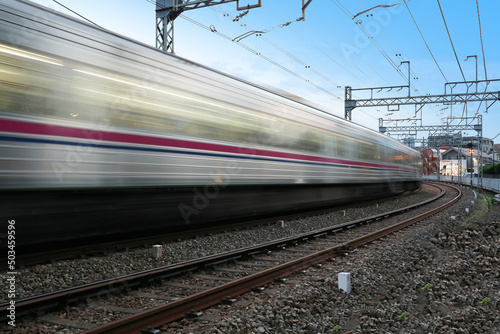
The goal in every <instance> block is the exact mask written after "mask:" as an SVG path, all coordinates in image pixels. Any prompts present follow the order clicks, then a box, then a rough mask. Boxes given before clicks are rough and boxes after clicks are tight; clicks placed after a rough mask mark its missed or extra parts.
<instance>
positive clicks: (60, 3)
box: [52, 0, 104, 29]
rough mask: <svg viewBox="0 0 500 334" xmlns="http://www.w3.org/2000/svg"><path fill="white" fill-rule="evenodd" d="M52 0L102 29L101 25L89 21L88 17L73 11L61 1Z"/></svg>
mask: <svg viewBox="0 0 500 334" xmlns="http://www.w3.org/2000/svg"><path fill="white" fill-rule="evenodd" d="M52 1H54V2H55V3H56V4H58V5H59V6H61V7H63V8H65V9H67V10H69V11H70V12H72V13H73V14H75V15H78V16H79V17H81V18H82V19H84V20H86V21H88V22H90V23H92V24H95V25H96V26H98V27H99V28H101V29H104V28H103V27H101V26H100V25H98V24H97V23H95V22H92V21H90V20H89V19H88V18H86V17H85V16H83V15H80V14H78V13H77V12H75V11H74V10H72V9H71V8H68V7H66V6H65V5H63V4H62V3H60V2H58V1H56V0H52Z"/></svg>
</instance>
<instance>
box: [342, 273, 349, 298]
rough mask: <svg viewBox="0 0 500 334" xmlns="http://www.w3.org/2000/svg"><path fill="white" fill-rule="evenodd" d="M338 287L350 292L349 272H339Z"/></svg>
mask: <svg viewBox="0 0 500 334" xmlns="http://www.w3.org/2000/svg"><path fill="white" fill-rule="evenodd" d="M339 289H340V290H344V291H345V292H346V293H348V294H349V293H351V273H339Z"/></svg>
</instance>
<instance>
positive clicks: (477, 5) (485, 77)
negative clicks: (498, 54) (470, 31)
mask: <svg viewBox="0 0 500 334" xmlns="http://www.w3.org/2000/svg"><path fill="white" fill-rule="evenodd" d="M476 7H477V21H478V23H479V38H480V39H481V51H482V52H483V65H484V79H485V80H488V75H487V74H486V58H485V57H484V46H483V32H482V30H481V16H480V15H479V1H478V0H476Z"/></svg>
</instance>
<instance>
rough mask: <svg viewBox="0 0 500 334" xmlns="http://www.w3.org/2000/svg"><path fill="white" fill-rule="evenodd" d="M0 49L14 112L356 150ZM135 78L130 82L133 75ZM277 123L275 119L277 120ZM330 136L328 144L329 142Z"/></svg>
mask: <svg viewBox="0 0 500 334" xmlns="http://www.w3.org/2000/svg"><path fill="white" fill-rule="evenodd" d="M65 65H66V66H61V65H60V64H56V63H54V62H53V63H47V62H42V63H41V62H39V61H36V60H29V59H19V58H18V57H14V56H12V55H5V54H0V71H1V72H2V80H1V81H0V109H2V110H7V111H10V112H13V113H22V114H26V115H33V116H43V117H47V116H48V117H52V118H57V119H62V120H75V121H80V122H87V123H89V124H96V123H99V122H102V121H103V120H104V119H105V120H107V121H108V122H109V123H110V124H111V125H112V126H115V127H117V128H130V129H144V130H150V131H154V132H159V133H177V134H187V135H191V136H199V137H204V138H212V139H221V140H229V141H234V142H247V143H251V144H261V145H268V146H274V147H281V148H285V149H294V150H301V151H307V152H315V153H321V154H327V153H330V152H331V153H337V154H339V155H340V156H343V157H354V156H355V154H356V153H355V152H356V150H357V149H356V148H353V147H352V140H350V139H348V138H345V137H342V136H336V135H333V136H332V133H331V132H328V131H326V130H323V129H320V128H318V127H315V126H307V125H304V124H301V123H298V122H294V121H292V120H289V119H286V118H282V117H281V118H280V117H275V116H272V115H267V114H265V113H263V112H260V111H258V110H253V109H250V108H244V107H241V106H235V105H233V104H230V103H227V102H224V101H219V100H215V99H212V98H208V97H203V96H197V95H194V94H189V93H186V92H180V91H176V90H175V89H173V88H168V87H157V86H146V84H144V82H143V81H141V80H139V79H137V80H135V79H134V78H130V77H126V76H124V75H121V74H117V73H110V72H109V71H106V70H99V69H94V68H93V69H92V70H89V69H86V68H84V67H82V65H81V64H76V63H70V61H66V64H65ZM134 80H135V81H134ZM277 125H279V126H277ZM330 138H333V139H332V141H331V143H327V141H328V140H330Z"/></svg>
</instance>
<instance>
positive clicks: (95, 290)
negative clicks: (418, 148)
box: [0, 190, 444, 318]
mask: <svg viewBox="0 0 500 334" xmlns="http://www.w3.org/2000/svg"><path fill="white" fill-rule="evenodd" d="M443 195H444V192H443V190H442V191H441V193H440V194H439V195H438V196H435V197H433V198H431V199H428V200H426V201H424V202H421V203H418V204H415V205H411V206H407V207H404V208H401V209H397V210H393V211H390V212H386V213H383V214H380V215H375V216H371V217H367V218H363V219H359V220H356V221H351V222H347V223H343V224H339V225H335V226H333V227H328V228H324V229H319V230H315V231H312V232H307V233H304V234H301V235H298V236H294V237H289V238H283V239H279V240H275V241H273V242H269V243H263V244H260V245H256V246H252V247H249V248H245V249H240V250H236V251H230V252H225V253H221V254H217V255H214V256H208V257H205V258H201V259H196V260H192V261H186V262H183V263H178V264H175V265H169V266H164V267H160V268H155V269H151V270H146V271H142V272H139V273H134V274H129V275H124V276H120V277H116V278H112V279H107V280H103V281H100V282H95V283H90V284H86V285H81V286H77V287H73V288H68V289H64V290H60V291H56V292H52V293H47V294H43V295H39V296H33V297H28V298H23V299H20V300H17V301H16V314H17V315H18V316H21V315H25V314H33V313H40V312H47V311H49V310H54V309H58V308H61V307H64V306H66V305H69V304H72V303H76V302H79V301H81V300H83V299H85V298H88V297H95V296H99V295H104V294H107V293H112V292H116V291H122V290H126V289H133V288H136V287H137V286H139V285H143V284H147V283H150V282H154V281H159V280H162V279H164V278H168V277H174V276H178V275H182V274H185V273H188V272H191V271H195V270H198V269H200V268H206V267H210V266H213V265H215V264H218V263H222V262H227V261H230V260H234V259H240V258H244V257H247V256H251V255H253V254H259V253H265V252H268V251H270V250H274V249H279V248H282V247H283V246H285V245H288V244H290V243H294V244H296V243H299V242H304V241H307V240H308V239H310V238H316V237H320V236H323V235H325V234H328V233H335V232H337V231H339V230H343V229H347V228H351V227H354V226H356V225H361V224H364V223H367V222H371V221H373V220H379V219H381V218H383V217H387V216H390V215H394V214H398V213H401V212H405V211H408V210H410V209H412V208H415V207H419V206H421V205H424V204H426V203H429V202H431V201H434V200H437V199H438V198H440V197H442V196H443ZM344 247H351V245H344ZM336 251H339V249H337V250H336ZM312 261H313V262H314V261H319V259H314V260H312ZM307 263H308V262H307ZM308 265H309V264H306V265H304V267H300V268H299V267H297V269H294V270H298V269H302V268H305V267H307V266H308ZM278 268H279V267H278ZM292 272H293V270H292ZM289 273H290V272H289V271H286V270H285V271H283V272H282V273H280V274H281V275H286V274H289ZM252 276H253V275H252ZM252 276H248V277H246V278H245V279H246V280H249V282H252ZM270 281H272V279H268V280H266V279H264V281H262V282H261V283H258V282H252V283H249V284H250V285H252V284H253V285H258V284H265V283H268V282H270ZM217 289H219V288H217ZM220 289H222V290H223V289H224V288H220ZM245 289H247V290H248V287H240V288H238V289H237V290H234V291H231V294H235V293H236V295H237V294H239V293H241V292H242V291H244V290H245ZM247 290H245V291H247ZM226 294H227V292H226ZM223 297H227V296H223ZM178 304H179V302H174V303H171V304H169V305H172V307H175V305H178ZM188 305H189V304H188ZM196 305H199V302H198V303H197V304H196ZM8 306H9V304H8V303H3V304H0V315H4V314H7V307H8ZM179 312H180V311H179ZM5 318H6V317H5Z"/></svg>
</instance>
